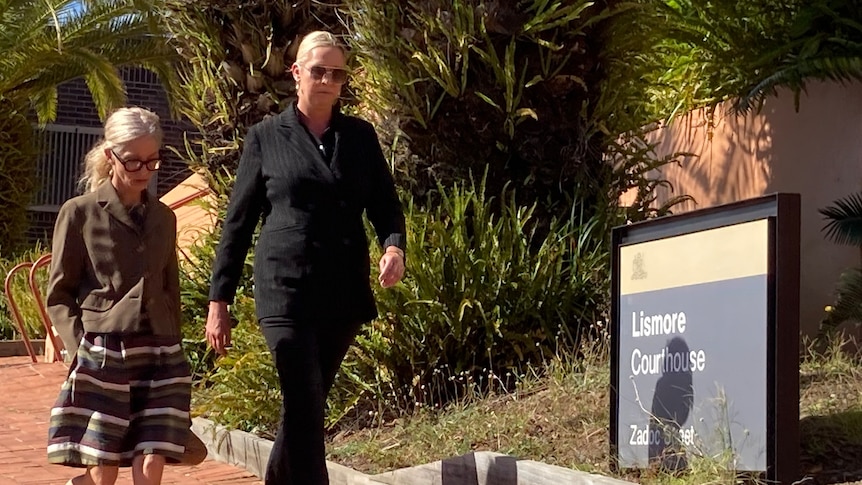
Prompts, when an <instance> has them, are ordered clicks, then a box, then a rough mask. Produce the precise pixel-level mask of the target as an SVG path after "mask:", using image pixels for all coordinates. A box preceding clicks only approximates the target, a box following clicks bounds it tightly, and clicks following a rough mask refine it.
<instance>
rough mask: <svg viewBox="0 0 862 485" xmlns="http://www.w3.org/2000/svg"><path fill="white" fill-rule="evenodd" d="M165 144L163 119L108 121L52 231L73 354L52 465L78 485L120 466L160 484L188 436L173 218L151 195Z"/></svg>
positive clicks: (62, 313)
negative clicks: (74, 470) (78, 471)
mask: <svg viewBox="0 0 862 485" xmlns="http://www.w3.org/2000/svg"><path fill="white" fill-rule="evenodd" d="M161 144H162V131H161V128H160V126H159V118H158V116H157V115H155V114H154V113H152V112H150V111H147V110H145V109H141V108H122V109H119V110H117V111H116V112H114V113H113V114H111V115H110V117H109V118H108V119H107V120H106V122H105V126H104V140H102V141H101V142H100V143H98V144H97V146H95V147H94V148H93V149H92V150H91V151H90V152H89V153H88V154H87V156H86V160H85V170H84V172H85V174H84V178H83V179H82V185H83V186H84V187H86V189H87V191H88V193H86V194H85V195H81V196H78V197H75V198H73V199H70V200H69V201H67V202H66V203H65V204H63V206H62V208H61V209H60V213H59V215H58V218H57V222H56V225H55V229H54V238H53V244H52V248H51V249H52V254H53V256H52V260H51V270H50V277H49V282H48V294H47V306H48V312H49V314H50V316H51V320H52V322H53V324H54V326H55V327H56V329H57V331H58V333H59V334H60V337H61V338H62V340H63V343H64V344H65V346H66V349H67V350H68V352H69V355H70V356H73V359H72V363H71V366H70V369H69V376H68V378H67V380H66V382H65V383H64V384H63V387H62V389H61V391H60V395H59V397H58V398H57V401H56V404H55V405H54V408H53V409H52V410H51V418H50V430H49V441H48V460H49V462H51V463H57V464H62V465H67V466H73V467H82V468H85V472H84V473H83V474H82V475H80V476H78V477H75V478H73V479H72V480H70V481H69V482H68V484H71V485H105V484H107V485H110V484H113V483H114V482H115V481H116V479H117V474H118V467H121V466H131V467H132V476H133V480H134V483H135V485H158V484H159V483H161V477H162V472H163V468H164V465H165V463H171V462H178V461H180V460H181V459H182V456H183V453H184V451H185V444H186V442H187V440H188V434H189V433H190V431H189V424H190V420H189V402H190V396H191V375H190V369H189V365H188V363H187V361H186V359H185V356H184V355H183V352H182V348H181V346H180V293H179V273H178V268H177V253H176V217H175V216H174V213H173V212H172V211H171V210H170V209H169V208H168V207H167V206H165V205H164V204H162V203H161V202H159V201H158V200H157V199H156V198H155V197H154V196H153V195H151V194H150V193H149V192H148V191H147V187H148V185H149V183H150V179H151V178H152V177H153V174H154V173H155V172H156V171H157V170H158V169H159V167H160V165H161V163H162V160H161V155H160V151H161ZM68 484H67V485H68Z"/></svg>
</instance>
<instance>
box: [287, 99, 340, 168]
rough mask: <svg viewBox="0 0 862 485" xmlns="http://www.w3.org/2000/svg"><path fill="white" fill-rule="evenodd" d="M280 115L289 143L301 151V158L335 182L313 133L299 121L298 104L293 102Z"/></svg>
mask: <svg viewBox="0 0 862 485" xmlns="http://www.w3.org/2000/svg"><path fill="white" fill-rule="evenodd" d="M279 117H280V118H281V125H282V126H284V127H287V128H288V130H285V131H286V132H287V138H288V144H289V145H290V146H291V147H293V149H295V150H296V151H298V152H300V153H299V155H300V159H301V160H302V161H306V163H308V164H309V166H310V168H311V169H312V170H313V171H314V172H315V173H317V174H318V175H319V176H320V177H322V178H323V179H325V180H326V181H327V182H329V183H333V182H335V177H334V176H333V174H332V170H331V169H330V167H329V165H328V164H327V163H326V160H324V159H323V155H321V154H320V151H318V149H317V147H316V146H314V142H313V141H312V139H311V135H309V133H308V132H307V131H306V128H305V126H303V125H302V122H301V121H299V116H297V114H296V104H295V103H291V104H290V106H288V107H287V109H285V110H284V111H283V112H282V113H281V114H280V115H279ZM333 156H334V155H333Z"/></svg>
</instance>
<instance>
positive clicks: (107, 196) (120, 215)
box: [96, 180, 160, 233]
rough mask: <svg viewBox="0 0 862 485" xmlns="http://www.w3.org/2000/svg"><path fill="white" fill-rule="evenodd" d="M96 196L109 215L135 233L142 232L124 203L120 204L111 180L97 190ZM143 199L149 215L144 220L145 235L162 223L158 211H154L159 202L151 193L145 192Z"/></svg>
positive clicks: (103, 183)
mask: <svg viewBox="0 0 862 485" xmlns="http://www.w3.org/2000/svg"><path fill="white" fill-rule="evenodd" d="M96 196H97V198H98V201H99V205H100V206H102V208H104V209H105V210H106V211H107V212H108V214H110V215H111V216H112V217H114V218H115V219H117V220H118V221H120V222H122V223H123V224H125V225H127V226H129V227H130V228H132V229H134V230H135V231H140V229H139V227H138V225H137V224H135V222H134V221H132V218H131V216H129V210H128V209H126V207H125V206H124V205H123V203H122V202H120V197H119V196H118V195H117V190H116V189H115V188H114V185H113V184H112V183H111V181H110V180H106V181H104V182H102V185H100V186H99V188H97V189H96ZM143 198H144V204H145V205H146V207H147V214H146V217H145V219H144V233H148V232H150V231H151V230H152V229H154V228H155V227H157V226H158V225H159V222H160V221H159V220H158V216H157V211H155V210H153V206H154V205H155V203H157V202H158V201H157V200H156V198H155V197H154V196H153V194H151V193H150V192H149V191H144V194H143Z"/></svg>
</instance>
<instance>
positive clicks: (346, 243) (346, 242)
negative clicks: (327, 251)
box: [341, 237, 350, 246]
mask: <svg viewBox="0 0 862 485" xmlns="http://www.w3.org/2000/svg"><path fill="white" fill-rule="evenodd" d="M341 242H342V243H344V245H345V246H350V238H349V237H346V238H344V239H342V240H341Z"/></svg>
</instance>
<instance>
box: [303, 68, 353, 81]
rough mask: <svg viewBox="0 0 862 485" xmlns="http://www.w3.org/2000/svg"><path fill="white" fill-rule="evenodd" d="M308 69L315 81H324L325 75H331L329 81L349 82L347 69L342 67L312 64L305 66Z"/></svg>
mask: <svg viewBox="0 0 862 485" xmlns="http://www.w3.org/2000/svg"><path fill="white" fill-rule="evenodd" d="M302 67H303V68H305V70H306V71H308V72H309V73H311V79H314V80H315V81H322V80H323V77H324V76H326V75H329V81H330V82H334V83H337V84H344V83H345V82H347V69H341V68H340V67H323V66H311V67H305V66H302Z"/></svg>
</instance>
